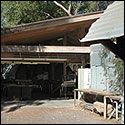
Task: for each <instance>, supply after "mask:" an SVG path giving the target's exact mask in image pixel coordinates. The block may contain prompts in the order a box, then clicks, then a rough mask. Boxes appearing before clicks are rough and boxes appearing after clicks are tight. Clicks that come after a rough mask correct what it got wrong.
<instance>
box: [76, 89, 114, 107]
mask: <svg viewBox="0 0 125 125" xmlns="http://www.w3.org/2000/svg"><path fill="white" fill-rule="evenodd" d="M76 92H83V93H90V94H95V95H102V96H109V95H113V93H108V92H101V91H97V90H93V89H74V106H76Z"/></svg>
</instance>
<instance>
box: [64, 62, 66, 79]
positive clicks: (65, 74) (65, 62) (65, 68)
mask: <svg viewBox="0 0 125 125" xmlns="http://www.w3.org/2000/svg"><path fill="white" fill-rule="evenodd" d="M64 80H66V62H64Z"/></svg>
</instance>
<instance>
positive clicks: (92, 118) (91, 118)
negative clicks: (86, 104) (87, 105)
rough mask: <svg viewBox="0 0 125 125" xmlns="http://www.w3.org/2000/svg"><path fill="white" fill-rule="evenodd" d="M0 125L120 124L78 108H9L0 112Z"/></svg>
mask: <svg viewBox="0 0 125 125" xmlns="http://www.w3.org/2000/svg"><path fill="white" fill-rule="evenodd" d="M1 124H120V121H116V120H115V119H111V120H104V119H103V117H100V116H99V115H97V114H95V113H91V112H90V111H88V110H81V109H80V108H78V107H76V108H75V107H64V108H61V107H59V108H53V107H17V106H16V107H11V108H6V109H4V110H3V111H1Z"/></svg>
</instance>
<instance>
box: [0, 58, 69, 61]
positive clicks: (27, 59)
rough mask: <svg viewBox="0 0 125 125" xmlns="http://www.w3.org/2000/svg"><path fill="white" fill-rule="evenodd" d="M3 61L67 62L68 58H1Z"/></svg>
mask: <svg viewBox="0 0 125 125" xmlns="http://www.w3.org/2000/svg"><path fill="white" fill-rule="evenodd" d="M1 61H6V62H7V61H8V62H10V61H13V62H14V61H23V62H42V61H43V62H65V61H67V59H48V58H1Z"/></svg>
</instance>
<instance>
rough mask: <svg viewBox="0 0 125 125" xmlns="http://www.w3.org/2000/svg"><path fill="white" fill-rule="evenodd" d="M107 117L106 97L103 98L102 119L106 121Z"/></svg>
mask: <svg viewBox="0 0 125 125" xmlns="http://www.w3.org/2000/svg"><path fill="white" fill-rule="evenodd" d="M106 115H107V104H106V96H104V119H105V120H106Z"/></svg>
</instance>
